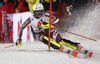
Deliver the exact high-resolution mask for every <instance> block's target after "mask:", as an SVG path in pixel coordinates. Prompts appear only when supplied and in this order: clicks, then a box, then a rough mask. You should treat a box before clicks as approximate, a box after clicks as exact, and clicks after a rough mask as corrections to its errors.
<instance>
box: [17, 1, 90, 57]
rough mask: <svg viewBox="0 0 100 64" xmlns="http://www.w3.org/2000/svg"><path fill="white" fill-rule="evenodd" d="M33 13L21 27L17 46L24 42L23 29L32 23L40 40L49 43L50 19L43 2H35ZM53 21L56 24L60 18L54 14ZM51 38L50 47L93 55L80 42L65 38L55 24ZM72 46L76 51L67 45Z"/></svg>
mask: <svg viewBox="0 0 100 64" xmlns="http://www.w3.org/2000/svg"><path fill="white" fill-rule="evenodd" d="M33 13H34V14H32V16H30V17H29V18H28V19H27V20H26V21H25V22H24V23H23V24H22V26H21V28H20V29H19V35H18V36H19V38H18V39H17V41H16V43H15V45H16V46H17V47H20V46H21V43H22V39H21V36H22V31H23V29H24V28H25V27H26V26H27V25H28V24H31V26H32V28H33V29H34V31H35V34H36V35H37V38H38V40H40V41H41V42H43V43H44V44H48V40H49V38H48V33H49V21H47V17H49V13H46V12H44V7H43V5H42V4H41V3H35V4H34V5H33ZM51 18H52V20H51V23H52V24H55V23H57V22H58V21H59V19H58V18H56V17H55V16H53V15H52V17H51ZM50 37H51V40H50V47H52V48H54V49H57V50H59V51H61V52H64V53H69V54H71V55H73V56H75V57H76V56H77V52H76V51H79V52H82V53H84V54H86V55H88V56H90V57H91V56H92V53H90V52H88V51H87V50H86V49H84V48H83V47H82V46H80V45H79V43H75V42H72V41H70V40H67V39H63V38H62V37H61V36H60V34H59V33H58V32H57V30H56V29H55V28H54V26H53V25H51V36H50ZM65 46H67V47H70V48H71V49H73V50H75V51H71V50H68V49H67V47H65Z"/></svg>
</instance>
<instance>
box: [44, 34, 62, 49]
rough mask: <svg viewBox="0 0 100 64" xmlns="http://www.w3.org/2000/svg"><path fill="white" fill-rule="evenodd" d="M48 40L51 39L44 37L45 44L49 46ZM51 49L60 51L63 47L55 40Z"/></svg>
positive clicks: (51, 41)
mask: <svg viewBox="0 0 100 64" xmlns="http://www.w3.org/2000/svg"><path fill="white" fill-rule="evenodd" d="M48 40H49V38H48V37H46V36H44V37H43V39H42V41H43V43H44V44H47V45H48ZM50 47H52V48H54V49H60V47H61V45H60V44H59V43H57V42H55V41H53V40H50Z"/></svg>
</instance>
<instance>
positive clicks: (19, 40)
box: [15, 38, 22, 47]
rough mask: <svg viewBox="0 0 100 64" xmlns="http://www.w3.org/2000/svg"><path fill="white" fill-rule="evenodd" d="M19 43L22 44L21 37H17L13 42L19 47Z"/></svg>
mask: <svg viewBox="0 0 100 64" xmlns="http://www.w3.org/2000/svg"><path fill="white" fill-rule="evenodd" d="M21 44H22V39H21V38H19V39H17V41H16V43H15V45H16V47H21Z"/></svg>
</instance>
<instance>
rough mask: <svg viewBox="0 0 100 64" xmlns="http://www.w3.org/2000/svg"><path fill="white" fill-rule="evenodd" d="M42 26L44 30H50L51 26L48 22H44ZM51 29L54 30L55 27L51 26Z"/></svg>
mask: <svg viewBox="0 0 100 64" xmlns="http://www.w3.org/2000/svg"><path fill="white" fill-rule="evenodd" d="M41 26H42V28H44V29H49V24H48V23H46V22H43V23H42V24H41ZM51 28H54V26H52V25H51Z"/></svg>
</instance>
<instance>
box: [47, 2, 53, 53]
mask: <svg viewBox="0 0 100 64" xmlns="http://www.w3.org/2000/svg"><path fill="white" fill-rule="evenodd" d="M51 15H52V0H50V21H49V41H48V51H49V52H50V36H51Z"/></svg>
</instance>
